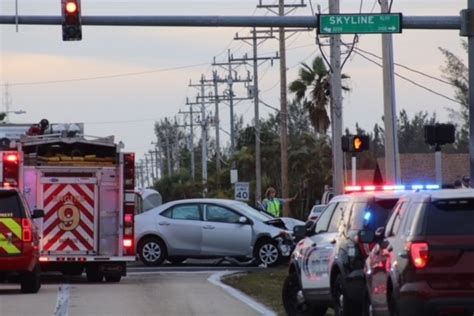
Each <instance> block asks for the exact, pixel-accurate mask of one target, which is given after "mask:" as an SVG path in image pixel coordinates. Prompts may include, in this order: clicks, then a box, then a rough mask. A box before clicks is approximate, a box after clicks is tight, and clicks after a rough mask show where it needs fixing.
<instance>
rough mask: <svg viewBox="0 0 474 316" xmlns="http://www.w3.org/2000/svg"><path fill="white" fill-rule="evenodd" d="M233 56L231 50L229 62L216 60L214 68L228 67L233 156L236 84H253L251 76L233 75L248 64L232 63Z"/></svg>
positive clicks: (233, 149) (231, 148) (228, 54)
mask: <svg viewBox="0 0 474 316" xmlns="http://www.w3.org/2000/svg"><path fill="white" fill-rule="evenodd" d="M232 59H233V56H232V54H231V53H230V50H228V51H227V62H224V63H217V62H216V61H215V58H214V62H213V64H212V65H213V66H222V67H227V85H228V89H229V95H228V101H229V107H230V150H231V154H232V155H233V154H234V153H235V120H234V101H236V100H235V94H234V83H241V82H244V83H248V82H251V81H252V79H250V76H249V75H248V77H247V79H240V78H237V76H234V75H233V72H235V70H234V67H237V66H241V65H244V64H246V62H241V61H237V62H236V61H232ZM235 167H236V166H235V160H233V161H232V168H233V169H235Z"/></svg>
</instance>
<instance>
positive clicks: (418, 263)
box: [407, 242, 429, 269]
mask: <svg viewBox="0 0 474 316" xmlns="http://www.w3.org/2000/svg"><path fill="white" fill-rule="evenodd" d="M407 248H408V249H409V250H410V256H411V260H412V262H413V265H414V266H415V268H417V269H423V268H425V267H426V266H427V265H428V261H429V247H428V244H427V243H426V242H409V243H408V244H407Z"/></svg>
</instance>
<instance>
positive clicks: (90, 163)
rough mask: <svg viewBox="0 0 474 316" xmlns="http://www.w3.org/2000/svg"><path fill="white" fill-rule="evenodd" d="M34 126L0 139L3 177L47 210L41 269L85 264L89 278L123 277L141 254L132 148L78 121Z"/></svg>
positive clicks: (76, 268) (71, 269)
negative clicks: (85, 130) (89, 131)
mask: <svg viewBox="0 0 474 316" xmlns="http://www.w3.org/2000/svg"><path fill="white" fill-rule="evenodd" d="M63 127H64V126H63ZM48 128H49V127H48ZM0 130H1V128H0ZM26 134H28V133H26ZM33 134H34V135H33V136H31V134H30V135H29V136H27V135H23V136H21V137H19V139H17V140H14V141H11V142H9V141H8V140H7V139H6V138H3V139H0V146H3V148H4V149H1V150H2V152H1V156H0V157H3V159H1V163H2V164H3V168H0V170H3V173H2V174H0V180H1V181H2V183H3V186H4V187H16V188H18V189H19V190H20V191H21V192H22V193H23V194H24V196H25V198H26V200H27V201H28V204H29V206H30V208H31V209H41V210H44V218H42V219H37V220H35V223H36V225H37V226H38V228H39V232H40V236H41V242H40V263H41V268H42V270H43V271H48V270H54V271H61V272H63V273H64V274H68V275H81V274H82V273H83V272H84V270H85V272H86V275H87V279H88V280H89V281H90V282H101V281H102V280H103V279H104V278H105V280H106V281H107V282H119V281H120V279H121V277H122V276H124V275H126V263H127V262H129V261H134V260H135V253H134V247H135V245H134V240H133V236H134V234H133V227H134V214H135V193H134V187H135V157H134V154H133V153H124V152H122V147H123V145H122V144H121V143H119V144H116V143H115V142H114V138H113V137H106V138H96V137H85V136H84V135H83V134H82V132H81V131H80V129H77V126H76V128H73V129H71V130H68V129H67V126H66V127H64V128H62V129H58V130H56V131H55V130H52V129H51V128H49V129H44V130H42V131H40V132H39V133H33ZM13 157H16V158H13Z"/></svg>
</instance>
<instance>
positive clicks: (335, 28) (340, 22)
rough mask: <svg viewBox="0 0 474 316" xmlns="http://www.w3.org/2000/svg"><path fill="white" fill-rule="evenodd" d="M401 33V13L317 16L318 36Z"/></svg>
mask: <svg viewBox="0 0 474 316" xmlns="http://www.w3.org/2000/svg"><path fill="white" fill-rule="evenodd" d="M401 32H402V14H401V13H387V14H320V15H319V28H318V33H319V34H329V35H331V34H381V33H401Z"/></svg>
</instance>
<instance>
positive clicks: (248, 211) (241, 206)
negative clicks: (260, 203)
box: [232, 202, 274, 222]
mask: <svg viewBox="0 0 474 316" xmlns="http://www.w3.org/2000/svg"><path fill="white" fill-rule="evenodd" d="M232 206H234V207H236V208H237V209H238V210H239V211H241V212H242V213H245V215H247V216H249V217H251V218H252V219H255V220H258V221H260V222H266V221H269V220H271V219H274V217H272V216H270V215H267V214H265V213H263V212H261V211H259V210H256V209H254V208H253V207H251V206H249V205H247V204H245V203H240V202H236V203H233V204H232Z"/></svg>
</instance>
